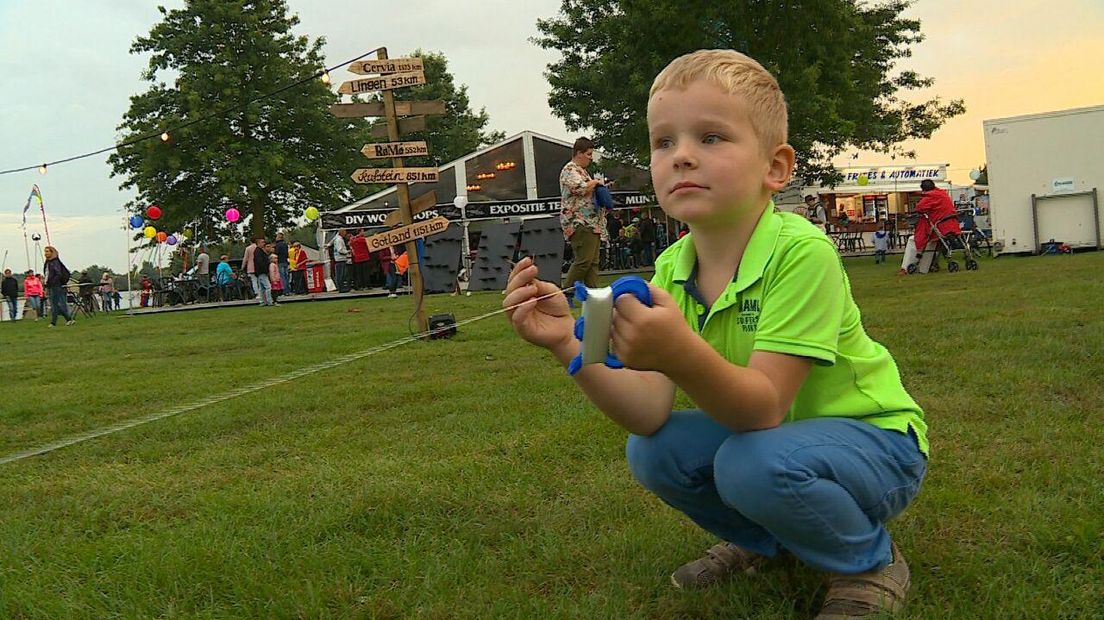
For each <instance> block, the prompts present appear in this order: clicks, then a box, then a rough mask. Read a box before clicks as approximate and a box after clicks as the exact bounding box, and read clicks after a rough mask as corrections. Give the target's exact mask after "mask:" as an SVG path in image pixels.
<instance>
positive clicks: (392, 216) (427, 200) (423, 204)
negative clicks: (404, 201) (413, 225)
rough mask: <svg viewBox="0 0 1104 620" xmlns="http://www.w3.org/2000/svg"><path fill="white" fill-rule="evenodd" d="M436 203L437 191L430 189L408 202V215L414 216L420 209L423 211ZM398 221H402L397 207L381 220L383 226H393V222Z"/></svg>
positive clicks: (397, 222)
mask: <svg viewBox="0 0 1104 620" xmlns="http://www.w3.org/2000/svg"><path fill="white" fill-rule="evenodd" d="M436 205H437V192H434V191H430V192H428V193H425V194H422V195H421V196H418V197H417V198H415V199H414V201H413V202H411V203H410V217H414V216H415V215H418V214H419V213H421V212H422V211H425V210H426V209H431V208H433V207H434V206H436ZM400 223H402V211H401V210H399V209H395V210H394V211H392V212H391V213H388V214H387V219H385V220H383V225H384V226H394V225H395V224H400Z"/></svg>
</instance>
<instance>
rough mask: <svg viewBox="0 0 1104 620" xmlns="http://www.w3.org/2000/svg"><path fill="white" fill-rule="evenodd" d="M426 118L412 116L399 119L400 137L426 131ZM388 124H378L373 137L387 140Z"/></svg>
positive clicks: (373, 127)
mask: <svg viewBox="0 0 1104 620" xmlns="http://www.w3.org/2000/svg"><path fill="white" fill-rule="evenodd" d="M425 128H426V124H425V117H424V116H411V117H410V118H400V119H399V135H402V134H404V133H414V132H415V131H425ZM387 136H388V134H387V123H376V124H375V125H373V126H372V137H373V138H383V139H384V140H386V139H387Z"/></svg>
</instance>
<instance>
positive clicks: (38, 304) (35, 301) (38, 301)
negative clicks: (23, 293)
mask: <svg viewBox="0 0 1104 620" xmlns="http://www.w3.org/2000/svg"><path fill="white" fill-rule="evenodd" d="M27 301H29V302H31V307H32V308H34V311H35V320H38V319H39V318H41V317H42V298H41V297H38V296H37V295H32V296H30V297H28V298H27Z"/></svg>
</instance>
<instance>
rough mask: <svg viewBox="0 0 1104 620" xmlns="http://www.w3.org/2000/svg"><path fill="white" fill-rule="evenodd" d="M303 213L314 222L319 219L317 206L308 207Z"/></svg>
mask: <svg viewBox="0 0 1104 620" xmlns="http://www.w3.org/2000/svg"><path fill="white" fill-rule="evenodd" d="M303 215H305V216H307V219H308V220H310V221H312V222H313V221H314V220H317V219H318V209H317V208H316V207H307V210H306V211H305V212H304V213H303Z"/></svg>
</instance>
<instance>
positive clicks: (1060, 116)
mask: <svg viewBox="0 0 1104 620" xmlns="http://www.w3.org/2000/svg"><path fill="white" fill-rule="evenodd" d="M982 126H983V128H984V132H985V158H986V160H987V165H988V167H989V168H988V173H989V192H990V202H989V206H990V214H991V223H992V227H993V237H994V241H996V242H999V243H1000V245H1001V246H1003V249H1002V252H1004V253H1014V254H1018V253H1038V252H1039V251H1040V248H1041V246H1042V244H1044V243H1047V242H1049V241H1050V240H1052V239H1053V240H1054V241H1059V242H1063V243H1066V244H1068V245H1070V246H1072V247H1075V248H1095V249H1100V248H1101V238H1100V235H1101V228H1102V226H1104V222H1102V221H1101V213H1100V206H1099V197H1100V191H1102V190H1104V106H1096V107H1091V108H1077V109H1073V110H1062V111H1059V112H1047V113H1044V114H1031V115H1027V116H1016V117H1012V118H1001V119H993V120H987V121H984V123H982Z"/></svg>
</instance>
